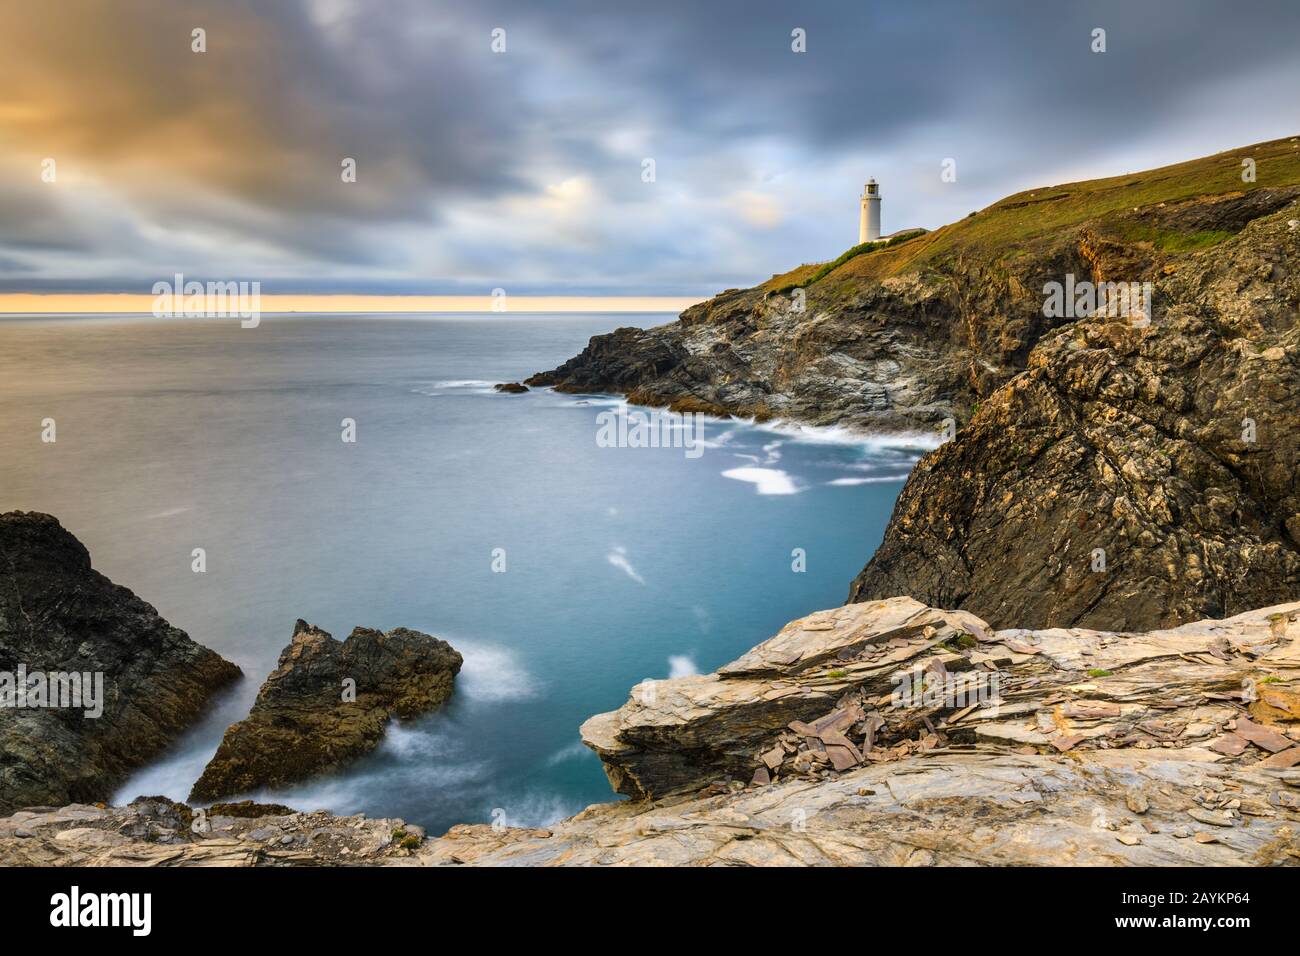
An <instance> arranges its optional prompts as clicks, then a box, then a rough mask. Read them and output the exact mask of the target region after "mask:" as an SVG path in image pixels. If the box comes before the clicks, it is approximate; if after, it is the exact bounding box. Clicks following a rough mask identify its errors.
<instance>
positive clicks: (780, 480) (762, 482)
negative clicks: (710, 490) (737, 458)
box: [722, 468, 799, 495]
mask: <svg viewBox="0 0 1300 956" xmlns="http://www.w3.org/2000/svg"><path fill="white" fill-rule="evenodd" d="M722 477H723V478H734V479H735V480H736V481H747V482H749V483H750V484H752V485H755V486H756V489H757V491H758V493H759V494H760V495H793V494H797V493H798V491H799V488H798V487H797V486H796V485H795V483H794V479H793V478H791V477H790V476H789V475H788V474H786V473H785V472H784V471H781V470H780V469H779V468H730V469H728V470H727V471H724V472H723V473H722Z"/></svg>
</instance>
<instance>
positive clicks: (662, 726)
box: [0, 598, 1300, 866]
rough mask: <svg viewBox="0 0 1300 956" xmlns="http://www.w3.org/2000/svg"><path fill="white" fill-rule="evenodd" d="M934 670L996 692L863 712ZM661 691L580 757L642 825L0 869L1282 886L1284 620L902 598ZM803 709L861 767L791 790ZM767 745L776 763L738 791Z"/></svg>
mask: <svg viewBox="0 0 1300 956" xmlns="http://www.w3.org/2000/svg"><path fill="white" fill-rule="evenodd" d="M886 658H888V660H887V661H886V660H885V659H886ZM936 660H939V661H946V662H947V663H946V664H945V665H944V666H945V671H944V673H946V674H953V675H969V674H972V673H974V674H980V673H985V674H991V673H994V672H996V673H997V674H998V675H999V678H1000V684H1001V692H1000V694H999V696H998V698H997V701H996V706H970V705H967V706H965V707H949V706H944V705H942V704H941V703H926V702H925V700H924V699H922V700H921V701H920V703H919V704H917V703H916V702H915V701H910V702H905V706H901V707H900V706H897V705H896V703H895V702H894V700H893V698H892V694H885V693H883V692H882V693H880V694H875V695H874V696H872V695H871V694H870V693H868V692H874V691H875V690H877V689H880V688H882V687H883V688H892V685H893V682H892V681H888V680H884V679H883V676H884V675H883V673H882V668H883V670H884V671H893V672H895V673H909V672H911V671H913V670H916V669H920V670H922V671H925V672H926V673H935V671H934V670H933V664H934V662H935V661H936ZM962 668H966V669H962ZM990 668H992V670H990ZM830 672H834V673H833V674H832V673H830ZM658 684H659V686H658V687H657V689H656V691H655V693H654V695H653V700H654V701H655V703H650V702H645V701H643V700H641V699H640V698H641V697H642V695H643V694H644V692H645V690H646V687H645V685H641V686H639V687H638V688H637V689H636V690H635V691H634V694H633V698H634V699H633V701H631V702H629V705H628V706H627V707H625V708H624V709H623V710H622V711H620V715H621V717H620V719H619V720H618V721H617V722H616V723H615V725H614V726H613V729H612V730H611V729H610V728H609V727H607V728H606V730H608V731H609V732H610V733H611V734H613V738H602V739H603V740H604V742H603V743H602V747H603V751H602V757H603V758H604V759H605V760H606V761H607V762H610V763H614V764H615V773H612V774H611V776H612V777H615V778H617V779H622V780H629V781H636V782H637V783H638V786H640V787H641V788H642V790H641V792H642V794H643V795H644V794H649V793H653V795H654V797H655V799H653V800H646V799H639V800H627V801H622V802H618V803H606V804H598V805H596V806H592V807H589V808H587V809H586V810H584V811H583V812H582V813H579V814H578V815H577V816H574V817H571V818H569V819H567V820H563V821H560V822H559V823H556V824H555V825H553V826H550V827H547V828H545V829H521V828H510V827H505V828H502V827H497V826H488V825H461V826H456V827H453V828H452V829H451V830H450V831H449V832H448V833H447V834H445V835H444V836H442V837H439V838H437V839H425V838H424V834H423V832H422V831H420V829H419V828H418V827H412V826H409V825H406V824H404V823H402V821H400V820H366V819H364V818H360V817H333V816H331V815H330V814H327V813H319V812H316V813H287V812H283V811H284V810H285V808H283V807H261V808H250V810H249V811H248V812H249V814H252V815H250V816H245V814H244V812H243V810H242V808H241V809H240V812H239V815H238V816H235V815H233V814H231V813H230V811H229V810H226V811H224V812H217V808H216V807H214V808H212V814H211V816H210V818H209V820H208V822H209V824H210V826H209V828H208V829H207V830H202V829H200V830H198V831H196V830H195V828H194V827H193V826H192V825H191V820H192V818H193V814H192V812H191V811H190V810H189V808H188V807H185V806H184V805H180V804H174V803H172V802H171V801H167V800H161V799H159V798H150V799H141V800H137V801H135V802H134V803H132V804H131V805H130V806H129V807H124V808H107V809H105V808H96V807H88V806H72V807H66V808H63V809H61V810H43V811H38V812H23V813H18V814H15V815H13V816H12V817H9V818H6V819H0V864H15V863H21V864H28V865H86V864H98V865H163V864H165V865H175V866H186V865H193V866H198V865H212V864H220V865H241V866H291V865H319V864H349V865H371V866H387V865H398V866H413V865H419V866H430V865H434V866H438V865H448V866H451V865H457V866H464V865H471V866H502V865H514V866H580V865H581V866H593V865H594V866H601V865H608V866H626V865H647V866H692V865H694V866H710V865H740V866H772V865H787V866H844V865H858V866H863V865H870V866H936V865H937V866H972V865H984V866H990V865H994V866H996V865H1040V866H1042V865H1066V866H1177V865H1182V866H1285V865H1290V866H1296V865H1300V745H1298V742H1300V603H1296V604H1289V605H1282V606H1278V607H1271V608H1264V609H1262V610H1258V611H1252V612H1249V613H1247V614H1243V615H1240V616H1238V617H1236V618H1232V619H1228V620H1207V621H1200V622H1198V623H1195V624H1190V625H1186V626H1184V627H1180V628H1174V629H1169V630H1162V631H1153V632H1147V633H1117V632H1105V631H1090V630H1082V629H1050V630H1037V631H1035V630H1028V629H1015V630H1004V631H997V632H991V631H989V630H988V629H986V628H984V627H982V626H981V623H980V622H979V621H978V620H974V619H973V618H972V616H970V615H968V614H965V613H961V612H958V613H952V612H944V611H938V610H935V609H932V608H926V607H923V606H920V605H918V604H916V602H914V601H910V600H908V599H905V598H900V599H896V600H893V601H887V602H876V603H874V604H866V605H857V606H852V607H846V608H838V609H835V610H833V611H824V612H819V613H817V614H813V615H809V616H808V617H807V618H803V619H801V620H800V621H796V622H794V623H793V624H791V626H790V627H788V628H786V629H785V630H783V631H782V632H781V633H780V634H779V635H777V637H775V638H773V639H772V640H770V641H767V642H766V643H764V644H762V645H760V646H759V647H757V648H755V649H754V650H753V651H752V652H750V653H749V654H746V655H744V656H743V657H741V658H740V659H739V660H737V661H736V662H734V663H733V664H731V665H728V666H727V667H726V668H723V669H722V670H721V671H719V673H717V674H710V675H704V676H703V677H688V678H675V679H672V680H665V681H662V682H658ZM719 684H729V685H731V686H729V687H726V688H721V687H718V686H717V685H719ZM706 687H711V688H712V689H711V690H705V689H704V688H706ZM792 690H793V692H792ZM769 692H774V693H773V696H772V697H771V698H770V699H767V700H764V698H765V697H766V696H767V694H768V693H769ZM810 702H811V703H810ZM812 704H815V705H816V707H814V706H812ZM817 707H826V708H829V710H828V712H827V713H830V714H835V713H842V712H844V711H845V710H847V709H850V708H852V707H858V708H862V709H870V710H873V711H875V713H876V715H877V716H878V717H880V718H881V721H882V722H881V724H880V725H878V726H877V728H876V730H877V732H876V734H875V741H874V743H873V745H871V746H868V744H867V741H866V740H865V735H862V736H859V731H858V729H857V728H855V727H854V726H853V725H851V724H850V725H845V726H843V727H841V729H840V733H841V734H842V736H844V737H847V738H848V739H849V741H850V743H852V744H853V745H854V748H855V749H857V750H858V751H859V753H860V760H859V762H858V763H857V764H856V765H852V766H846V767H844V768H843V769H839V770H837V769H836V768H835V767H834V766H832V765H831V763H830V762H829V760H821V761H818V760H816V759H813V760H812V761H811V764H812V765H811V766H801V764H802V763H807V762H808V761H801V760H800V759H799V755H801V754H811V753H820V752H823V751H818V750H817V748H816V747H815V746H807V747H805V744H806V743H807V742H809V741H814V740H815V741H817V742H818V743H822V742H823V738H827V737H829V738H831V739H832V740H833V739H835V738H834V730H833V728H832V726H831V724H828V723H826V722H824V721H823V720H821V719H820V718H819V717H816V716H813V717H808V715H809V714H810V713H811V714H816V712H817ZM729 711H730V712H732V713H728V712H729ZM607 716H609V715H607ZM624 718H626V719H624ZM782 718H788V719H787V722H786V723H785V724H784V725H783V724H780V723H778V721H780V720H781V719H782ZM598 720H599V719H598ZM619 728H622V729H625V730H630V731H633V732H634V733H635V734H636V736H637V738H638V739H637V743H636V745H635V746H629V745H627V744H625V743H623V742H620V741H618V740H617V739H616V737H617V731H618V729H619ZM787 734H794V735H795V736H796V737H798V738H799V741H800V742H799V745H798V746H797V747H795V753H794V754H791V755H788V759H786V758H783V759H782V760H779V761H775V766H773V767H772V769H771V772H770V775H769V777H768V779H767V780H761V779H754V778H751V777H750V776H749V771H750V770H751V768H757V767H764V768H766V767H767V766H768V765H767V764H766V763H764V762H763V757H764V756H765V755H767V754H769V753H770V751H771V749H774V747H773V742H774V741H775V742H776V743H775V746H776V747H777V748H779V749H781V750H783V751H784V748H781V747H780V746H779V745H780V741H781V739H782V738H783V737H784V736H785V735H787ZM593 742H595V741H593ZM913 745H914V746H913ZM682 746H689V747H691V748H692V749H694V751H695V755H696V756H698V757H699V759H702V760H706V761H707V760H711V761H713V766H714V768H715V770H716V772H717V773H719V774H722V773H726V772H727V771H728V768H734V775H733V776H731V778H730V779H726V778H723V779H721V780H716V781H713V782H711V783H709V784H707V785H703V786H692V785H689V784H686V785H683V781H682V777H681V774H682V768H681V765H680V763H678V762H674V761H671V760H664V761H657V760H655V759H653V758H652V756H650V755H648V753H649V752H651V751H654V752H659V753H665V752H667V751H669V750H671V749H673V748H675V747H682ZM834 746H838V744H835V743H832V744H825V745H824V750H825V751H829V750H830V749H831V748H832V747H834ZM675 787H680V789H674V788H675ZM670 790H671V791H672V792H668V791H670Z"/></svg>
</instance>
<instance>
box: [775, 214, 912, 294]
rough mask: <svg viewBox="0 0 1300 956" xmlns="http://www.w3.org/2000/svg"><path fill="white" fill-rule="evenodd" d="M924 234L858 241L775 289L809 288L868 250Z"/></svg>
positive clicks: (782, 290)
mask: <svg viewBox="0 0 1300 956" xmlns="http://www.w3.org/2000/svg"><path fill="white" fill-rule="evenodd" d="M923 235H925V231H924V230H922V229H914V230H911V231H909V232H904V233H900V234H899V235H897V236H891V237H890V238H888V239H874V240H872V241H871V242H861V243H858V244H857V245H856V246H854V247H853V248H851V249H849V250H847V251H846V252H843V253H841V254H840V256H839V258H838V259H834V260H832V261H830V262H824V263H822V264H821V265H820V266H816V267H815V268H814V269H813V271H812V273H811V274H804V275H801V276H800V277H799V279H798V281H791V282H789V283H787V284H786V285H783V286H781V287H780V288H778V289H776V290H774V291H775V292H776V293H777V294H778V295H785V294H786V293H788V292H790V291H792V290H794V289H798V288H807V287H808V286H810V285H812V284H813V283H814V282H818V281H820V280H821V279H824V278H826V277H827V276H828V275H830V274H831V273H832V272H834V271H835V270H836V269H838V268H839V267H840V266H842V265H844V263H846V262H848V261H849V260H850V259H856V258H857V257H858V256H861V255H866V254H867V253H868V252H877V251H879V250H881V249H890V248H893V247H894V246H897V245H901V244H902V243H904V242H907V241H908V240H910V239H915V238H917V237H918V236H923ZM804 268H807V267H800V269H799V270H796V271H802V270H803V269H804ZM786 275H787V276H788V275H790V273H787V274H786Z"/></svg>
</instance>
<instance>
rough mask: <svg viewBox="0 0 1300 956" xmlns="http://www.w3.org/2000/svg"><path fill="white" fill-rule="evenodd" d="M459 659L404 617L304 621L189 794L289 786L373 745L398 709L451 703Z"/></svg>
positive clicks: (207, 796)
mask: <svg viewBox="0 0 1300 956" xmlns="http://www.w3.org/2000/svg"><path fill="white" fill-rule="evenodd" d="M461 663H462V658H461V656H460V654H458V653H456V651H454V650H452V648H451V645H450V644H448V643H447V642H446V641H440V640H438V639H437V638H436V637H430V636H429V635H428V634H421V633H420V632H419V631H412V630H409V629H407V628H404V627H399V628H394V629H393V630H391V631H388V632H387V633H383V632H380V631H375V630H371V629H369V628H364V627H358V628H356V629H355V630H353V632H352V633H351V634H350V635H349V636H348V639H347V640H346V641H336V640H334V638H333V637H331V636H330V635H329V634H327V633H326V632H325V631H322V630H320V629H319V628H316V627H313V626H312V625H310V624H308V623H307V622H306V621H299V622H298V623H297V625H296V626H295V627H294V632H293V639H292V640H291V641H290V642H289V646H288V647H286V648H285V649H284V650H283V651H281V653H280V660H279V664H278V666H277V667H276V669H275V670H273V671H272V672H271V673H270V675H269V676H268V677H267V678H266V682H265V683H263V684H262V687H261V690H259V691H258V694H257V700H256V701H255V702H254V704H253V709H252V711H251V712H250V713H249V715H248V717H247V718H246V719H244V720H241V721H240V722H239V723H237V724H232V725H231V726H230V727H229V728H228V729H227V730H226V733H225V736H224V737H223V738H222V741H221V745H220V747H218V748H217V752H216V754H215V755H214V756H213V758H212V759H211V760H210V761H209V762H208V765H207V766H206V767H204V768H203V774H202V776H201V777H199V779H198V781H197V782H196V783H195V784H194V787H193V789H192V790H191V792H190V799H191V800H198V801H210V800H216V799H219V798H221V797H225V796H229V795H231V794H236V793H243V792H246V791H250V790H254V789H258V788H261V787H278V786H284V785H286V784H289V783H294V782H296V781H299V780H305V779H308V778H310V777H313V776H315V775H317V774H320V773H324V772H326V771H328V770H331V769H334V768H336V767H338V766H340V765H342V764H343V763H346V762H347V761H349V760H353V759H355V758H357V757H359V756H361V755H362V754H364V753H367V752H368V751H370V750H373V749H374V748H375V747H376V746H378V745H379V742H380V741H381V740H383V737H384V731H385V728H386V727H387V726H388V721H389V720H390V719H391V718H392V717H393V716H397V717H415V716H417V715H419V714H423V713H425V712H427V711H430V710H433V709H434V708H436V707H439V706H441V705H442V704H443V703H445V702H446V701H447V699H448V698H450V697H451V692H452V683H453V680H454V678H455V676H456V674H457V673H459V672H460V666H461ZM349 682H350V683H349Z"/></svg>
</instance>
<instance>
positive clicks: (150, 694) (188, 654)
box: [0, 511, 240, 813]
mask: <svg viewBox="0 0 1300 956" xmlns="http://www.w3.org/2000/svg"><path fill="white" fill-rule="evenodd" d="M20 670H21V671H22V672H25V674H26V675H27V677H28V678H29V679H30V680H34V681H37V682H39V681H44V682H45V683H46V685H47V687H46V695H47V696H46V697H45V698H44V701H43V702H42V701H41V700H40V698H36V697H35V696H34V695H33V696H31V697H29V699H28V700H27V701H26V702H25V703H26V704H27V705H28V706H15V705H18V704H21V703H24V702H23V701H19V700H18V699H17V696H16V691H17V688H16V686H15V685H14V684H13V683H12V682H13V681H14V680H16V679H17V677H18V673H19V671H20ZM0 672H3V674H4V675H5V678H6V679H5V680H4V681H3V683H4V687H5V691H6V692H7V693H8V694H9V695H10V696H9V699H8V701H7V702H6V704H5V705H4V706H0V813H8V812H12V811H13V810H15V809H17V808H20V807H26V806H36V805H45V806H50V805H62V804H67V803H73V802H93V801H102V800H107V799H109V798H110V797H111V796H112V794H113V791H114V790H115V789H116V788H117V786H119V785H120V784H121V783H122V782H123V781H124V780H125V779H126V777H127V775H128V774H129V773H130V772H131V771H132V770H134V769H135V768H137V767H139V766H141V765H142V764H144V763H145V762H147V761H148V760H149V759H151V758H153V757H155V756H157V755H158V754H159V753H160V752H161V751H162V750H163V749H164V748H165V747H167V745H168V744H170V743H171V742H172V741H173V740H175V739H176V737H177V735H179V734H180V733H181V732H182V731H184V730H185V729H186V728H187V727H189V726H190V725H191V724H192V723H193V722H194V721H195V720H196V719H197V718H198V717H199V715H200V714H201V713H202V712H203V710H204V709H205V707H206V706H207V705H208V703H209V701H210V700H211V699H212V696H213V695H214V694H215V693H217V692H218V691H219V690H220V689H221V688H223V687H225V686H226V685H228V684H229V683H231V682H232V681H234V680H235V679H236V678H237V677H238V676H239V673H240V672H239V668H238V667H236V666H235V665H234V664H231V663H230V662H228V661H225V660H223V659H222V658H221V657H219V656H218V655H217V654H215V653H214V652H212V651H210V650H208V649H207V648H205V647H202V646H201V645H199V644H196V643H195V642H194V641H192V640H191V639H190V638H189V637H188V636H187V635H186V634H185V632H184V631H181V630H180V629H178V628H175V627H172V626H171V625H170V624H168V623H167V622H166V621H165V620H163V619H162V618H161V617H160V616H159V615H158V612H157V611H155V610H154V608H153V607H151V606H150V605H148V604H146V603H145V602H144V601H142V600H140V598H138V597H136V596H135V595H134V594H132V593H131V592H130V591H129V590H127V589H126V588H124V587H121V586H120V585H116V584H114V583H113V582H112V581H110V580H109V579H108V578H106V577H104V575H102V574H100V573H98V572H97V571H95V570H94V569H93V568H92V567H91V563H90V555H89V553H88V552H87V551H86V549H85V547H83V546H82V544H81V542H79V541H78V540H77V539H76V538H75V537H73V535H71V534H70V533H69V532H67V531H66V530H64V529H63V527H62V526H60V524H59V522H58V521H57V520H56V519H54V518H53V517H51V516H49V515H44V514H37V513H26V512H20V511H15V512H9V513H7V514H3V515H0ZM73 674H75V675H78V678H77V680H78V682H80V681H82V680H85V686H83V687H82V688H81V698H82V700H81V706H59V707H55V706H50V705H51V704H53V703H55V702H56V701H55V699H54V695H55V693H56V688H57V693H58V694H59V695H62V694H63V693H64V692H65V691H70V690H72V689H73V686H74V685H73V679H72V677H71V675H73ZM58 675H64V676H63V677H60V676H58ZM87 675H89V678H88V679H87ZM95 675H98V677H96V676H95ZM97 683H98V684H99V686H100V687H101V688H102V700H100V701H99V702H98V703H99V705H102V712H101V713H99V714H98V716H90V715H89V714H91V713H93V712H94V710H96V709H97V707H96V706H95V705H94V703H93V702H91V701H89V700H88V699H87V698H88V697H89V696H93V695H94V694H95V685H96V684H97ZM36 686H37V685H36V684H32V685H31V687H30V688H29V689H31V690H34V689H35V687H36ZM64 702H65V703H66V702H67V701H66V700H65V701H64Z"/></svg>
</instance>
